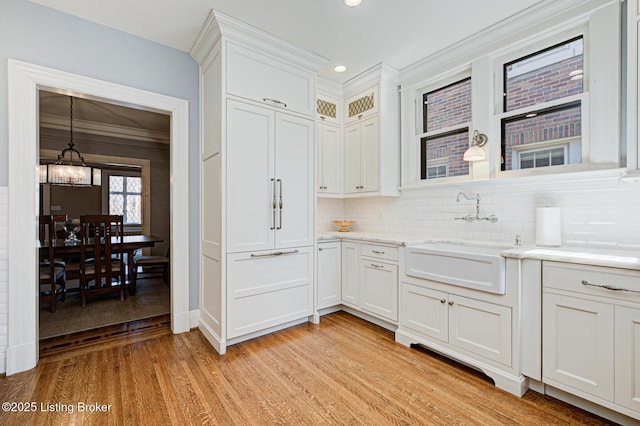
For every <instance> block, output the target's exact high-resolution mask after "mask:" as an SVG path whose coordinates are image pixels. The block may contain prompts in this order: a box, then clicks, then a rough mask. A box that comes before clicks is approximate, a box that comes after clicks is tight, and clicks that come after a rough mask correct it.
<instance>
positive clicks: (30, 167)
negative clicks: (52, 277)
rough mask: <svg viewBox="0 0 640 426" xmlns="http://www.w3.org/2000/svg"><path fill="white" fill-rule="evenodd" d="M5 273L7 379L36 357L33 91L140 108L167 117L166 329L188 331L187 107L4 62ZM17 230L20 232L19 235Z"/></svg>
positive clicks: (35, 104) (175, 101) (183, 103)
mask: <svg viewBox="0 0 640 426" xmlns="http://www.w3.org/2000/svg"><path fill="white" fill-rule="evenodd" d="M8 77H9V79H8V83H9V84H8V95H9V97H8V100H9V120H8V128H9V161H8V163H9V182H8V183H9V223H10V224H11V226H10V227H9V235H8V240H9V271H8V291H9V296H8V312H7V315H8V318H7V327H8V330H7V338H8V339H7V340H8V342H7V343H8V347H7V361H6V365H7V369H6V372H7V375H11V374H14V373H18V372H20V371H24V370H28V369H30V368H33V367H35V365H36V362H37V359H38V332H37V320H38V309H37V304H38V300H37V294H36V292H35V291H34V290H33V288H32V287H30V286H28V285H24V283H30V282H32V283H35V282H36V280H37V276H36V270H37V268H36V265H37V250H36V248H35V244H34V242H35V241H36V229H37V226H36V218H37V214H38V202H37V194H38V177H37V164H38V125H37V124H38V90H40V89H44V90H56V91H60V90H62V91H64V92H66V93H68V94H76V95H77V94H82V95H86V97H87V96H88V97H92V98H95V99H98V100H100V101H106V102H108V103H115V104H120V105H126V104H137V105H142V106H144V107H146V108H149V109H150V110H154V111H158V112H163V113H167V114H170V115H171V141H172V143H171V151H170V152H171V166H170V176H171V202H170V210H171V217H170V220H171V253H172V267H171V282H172V283H173V284H172V286H171V329H172V331H173V332H174V333H181V332H185V331H189V325H190V320H189V315H190V314H189V208H188V205H189V204H188V203H189V197H188V193H189V191H188V189H189V176H188V170H189V127H188V126H189V103H188V101H186V100H182V99H177V98H173V97H169V96H165V95H161V94H157V93H152V92H148V91H144V90H140V89H136V88H131V87H126V86H121V85H118V84H114V83H110V82H106V81H101V80H96V79H92V78H89V77H85V76H80V75H76V74H71V73H67V72H63V71H58V70H54V69H50V68H45V67H42V66H38V65H33V64H28V63H25V62H20V61H16V60H13V59H9V60H8ZM18 230H19V231H18Z"/></svg>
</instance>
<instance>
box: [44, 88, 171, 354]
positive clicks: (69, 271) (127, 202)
mask: <svg viewBox="0 0 640 426" xmlns="http://www.w3.org/2000/svg"><path fill="white" fill-rule="evenodd" d="M38 98H39V102H38V105H39V144H40V145H39V157H40V166H41V167H42V166H45V165H47V164H52V163H54V162H55V161H56V159H57V157H58V155H60V153H61V152H62V150H64V149H66V148H67V146H68V145H67V144H68V143H69V141H70V140H71V141H73V142H74V144H75V148H76V149H78V150H79V152H80V153H81V154H80V155H82V158H83V159H84V162H85V163H86V165H87V166H91V167H94V169H93V170H98V171H99V173H100V175H101V178H100V180H99V182H100V183H101V184H100V185H99V186H69V185H55V184H50V183H43V180H45V179H43V177H41V180H40V184H39V191H40V196H39V201H40V202H39V214H40V215H45V216H49V215H54V217H56V218H58V221H57V222H55V225H54V232H55V234H56V237H57V242H62V241H63V239H64V238H67V237H68V232H67V230H66V229H65V228H66V226H65V223H69V221H73V220H74V219H79V218H80V216H83V215H95V214H117V215H122V216H123V217H124V232H125V235H127V236H133V235H148V236H153V237H155V238H156V239H158V240H161V241H159V242H157V243H154V245H153V247H148V248H144V249H140V250H138V251H136V252H135V254H136V256H135V258H136V259H139V258H140V257H139V256H141V255H153V256H158V257H164V256H165V255H166V254H167V253H168V252H169V243H170V234H171V232H170V221H169V199H170V190H169V165H170V117H169V116H168V115H167V114H162V113H157V112H153V111H146V110H145V109H144V108H143V107H141V106H136V107H131V106H120V105H114V104H109V103H106V102H102V101H98V100H94V99H87V98H82V97H73V98H72V100H73V104H72V105H73V110H72V112H73V115H70V110H69V98H70V96H67V95H65V94H60V93H54V92H49V91H44V90H40V91H39V92H38ZM71 120H72V121H71ZM71 132H72V133H71ZM76 160H77V159H76ZM44 170H45V171H46V168H45V169H44ZM63 219H64V220H63ZM125 257H126V255H125ZM56 259H58V262H57V264H59V265H60V266H61V267H63V268H64V275H65V277H64V280H63V282H62V288H61V293H62V292H64V293H65V294H64V299H65V301H64V302H62V303H56V304H55V311H52V306H51V305H52V304H51V303H50V302H49V300H48V299H49V298H50V297H51V296H50V295H48V294H46V293H42V292H41V296H42V295H44V294H46V295H47V297H43V298H42V299H41V300H40V303H39V324H38V330H39V340H40V342H41V343H42V341H43V340H44V339H51V338H54V337H60V336H63V335H68V334H70V333H77V332H80V331H86V330H93V329H96V328H101V327H106V326H110V325H114V324H122V323H128V322H131V321H137V320H142V319H146V318H150V317H157V316H160V315H164V314H169V313H170V310H171V308H170V285H169V284H170V283H169V279H168V278H169V277H164V276H158V275H153V276H151V275H149V277H148V278H144V279H142V274H139V276H140V277H141V279H140V280H138V282H137V285H136V293H135V295H131V296H130V297H127V298H125V300H124V301H120V300H119V298H118V297H117V295H115V296H116V297H114V295H113V294H111V295H109V294H103V295H96V296H94V297H92V298H91V299H90V301H89V303H88V304H87V306H86V307H84V308H82V306H81V298H80V291H79V290H80V276H79V267H80V262H79V254H78V253H65V254H64V255H62V257H61V258H56ZM125 260H128V259H125ZM126 263H127V264H128V262H126ZM128 269H129V268H128ZM128 269H127V271H126V277H127V278H128V279H127V281H128V285H129V286H130V285H131V281H132V276H133V271H132V270H128ZM138 269H141V268H138ZM145 277H146V276H145ZM125 285H127V284H125ZM45 289H48V286H45ZM61 296H62V295H60V296H59V297H61ZM165 324H166V322H165ZM42 349H43V348H42V347H41V350H40V353H41V354H42Z"/></svg>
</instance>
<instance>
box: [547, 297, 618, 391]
mask: <svg viewBox="0 0 640 426" xmlns="http://www.w3.org/2000/svg"><path fill="white" fill-rule="evenodd" d="M542 297H543V315H542V318H543V320H542V336H543V342H542V348H543V350H542V376H543V381H544V382H545V383H549V384H551V385H554V386H556V387H560V388H562V385H564V389H565V390H569V391H570V390H573V389H575V390H579V391H582V392H586V393H588V394H591V395H595V396H597V397H599V398H602V399H605V400H608V401H613V380H614V374H613V373H614V370H613V362H614V349H613V344H614V333H613V328H614V319H613V312H614V311H613V306H612V305H610V304H605V303H597V302H592V301H588V300H583V299H578V298H575V297H566V296H562V295H557V294H552V293H544V294H543V296H542ZM567 388H569V389H567Z"/></svg>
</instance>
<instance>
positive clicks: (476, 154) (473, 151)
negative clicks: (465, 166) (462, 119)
mask: <svg viewBox="0 0 640 426" xmlns="http://www.w3.org/2000/svg"><path fill="white" fill-rule="evenodd" d="M486 158H487V154H485V152H484V150H483V149H482V148H480V147H479V146H478V145H471V146H470V147H469V149H467V150H466V151H465V153H464V155H463V156H462V159H463V160H464V161H481V160H484V159H486Z"/></svg>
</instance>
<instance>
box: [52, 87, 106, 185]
mask: <svg viewBox="0 0 640 426" xmlns="http://www.w3.org/2000/svg"><path fill="white" fill-rule="evenodd" d="M67 145H69V147H68V148H65V149H64V150H62V152H61V153H60V154H58V159H57V160H56V162H55V163H54V164H41V165H40V183H50V184H52V185H63V186H100V185H101V183H102V171H101V170H100V169H97V168H95V167H90V166H87V165H86V164H85V163H84V158H83V157H82V155H80V152H78V150H77V149H75V148H74V146H75V144H74V143H73V96H69V143H68V144H67ZM74 155H75V156H76V157H77V159H76V160H74Z"/></svg>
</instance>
